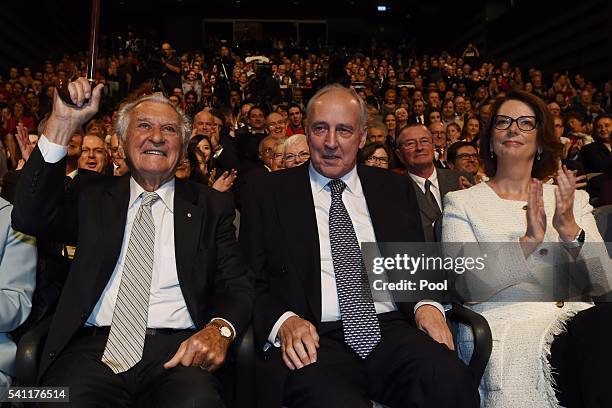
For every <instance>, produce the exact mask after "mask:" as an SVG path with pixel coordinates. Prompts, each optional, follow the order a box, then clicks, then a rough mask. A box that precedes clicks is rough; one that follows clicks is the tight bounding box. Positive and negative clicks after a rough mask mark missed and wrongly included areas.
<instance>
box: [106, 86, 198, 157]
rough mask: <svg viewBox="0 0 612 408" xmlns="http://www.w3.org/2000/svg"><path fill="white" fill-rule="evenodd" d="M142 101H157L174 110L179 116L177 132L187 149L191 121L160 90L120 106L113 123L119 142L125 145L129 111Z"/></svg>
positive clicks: (184, 148) (184, 147)
mask: <svg viewBox="0 0 612 408" xmlns="http://www.w3.org/2000/svg"><path fill="white" fill-rule="evenodd" d="M144 102H153V103H159V104H162V105H168V106H169V107H171V108H172V110H174V111H175V112H176V113H177V115H178V117H179V122H180V123H179V129H178V133H179V136H180V138H181V142H182V146H183V151H184V150H186V149H187V145H188V144H189V139H190V138H191V122H190V121H189V118H188V117H187V115H185V113H184V112H183V110H182V109H180V108H178V107H176V106H174V105H173V104H172V102H170V100H169V99H168V98H166V97H165V96H164V95H163V94H162V93H161V92H156V93H154V94H152V95H147V96H144V97H141V98H138V99H136V100H135V101H132V102H128V103H126V104H124V105H122V106H121V108H120V109H119V112H118V113H117V122H116V124H115V130H116V131H117V135H118V136H119V140H121V143H122V144H123V145H125V144H126V143H127V137H128V135H127V130H128V127H129V125H130V113H132V111H133V110H134V109H135V108H136V107H137V106H138V105H140V104H141V103H144Z"/></svg>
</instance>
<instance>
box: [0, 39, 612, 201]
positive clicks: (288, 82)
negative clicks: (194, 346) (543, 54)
mask: <svg viewBox="0 0 612 408" xmlns="http://www.w3.org/2000/svg"><path fill="white" fill-rule="evenodd" d="M140 48H142V47H140ZM140 48H139V40H137V39H135V38H134V37H133V35H132V36H128V37H127V41H126V42H125V44H124V46H123V47H122V49H120V50H118V51H117V52H116V53H112V54H111V53H105V54H104V56H102V57H100V58H99V59H98V66H97V70H96V78H95V81H96V82H98V83H104V84H105V87H104V98H103V107H102V109H101V111H100V113H99V114H98V115H97V117H96V118H94V119H93V120H92V121H91V122H90V123H89V124H88V125H87V127H86V128H85V129H83V130H82V132H81V133H82V134H81V135H80V137H79V135H77V136H76V137H75V143H76V144H77V145H78V144H80V145H81V147H80V149H79V148H78V146H75V151H74V155H75V160H76V161H77V162H78V163H77V164H76V167H82V168H87V169H89V170H95V171H107V172H115V174H125V172H127V171H128V168H127V166H126V165H125V162H124V161H122V152H121V148H120V147H119V146H118V142H116V143H114V144H113V137H112V136H113V134H115V130H114V127H113V126H114V125H113V118H114V117H115V115H116V112H117V110H118V109H119V107H120V105H121V103H123V102H124V101H126V100H133V99H134V98H135V97H138V96H140V95H142V94H144V93H150V92H154V91H163V92H164V93H165V94H166V95H167V96H168V97H169V98H170V100H171V101H172V102H173V103H175V104H176V105H178V106H180V107H181V108H182V109H183V110H184V111H185V113H186V114H187V115H188V116H189V117H190V118H191V119H192V120H193V129H194V131H193V135H194V137H195V136H196V135H198V136H197V138H196V139H194V141H193V145H194V148H193V149H191V150H190V154H189V155H188V156H187V159H186V162H185V166H191V167H190V168H193V171H192V172H195V173H198V175H197V176H195V177H196V178H199V179H201V180H203V181H204V182H206V183H208V184H210V185H213V184H214V183H215V181H217V179H219V178H220V177H223V180H222V181H223V183H219V184H223V186H221V187H220V188H223V189H227V188H231V185H232V184H233V180H234V179H235V178H236V176H238V178H239V179H240V178H246V177H247V175H248V173H249V172H251V171H252V170H253V169H256V168H259V169H264V170H268V171H269V170H278V169H281V168H284V167H285V166H287V167H292V166H294V165H298V164H301V163H303V162H305V161H307V160H308V158H309V156H308V146H307V144H306V141H305V138H304V137H302V136H297V137H293V138H292V137H291V136H293V135H302V134H304V133H305V132H304V129H303V120H304V115H305V105H306V103H307V101H308V99H309V98H310V96H312V95H313V93H314V92H316V90H317V89H319V88H321V87H322V86H324V85H325V84H327V83H330V82H340V83H343V84H345V85H350V86H352V87H353V88H355V90H356V91H357V92H358V94H359V95H360V96H361V97H362V98H363V99H364V100H365V101H366V102H367V105H368V114H369V120H368V146H367V147H366V148H365V149H364V150H363V151H362V152H361V154H360V162H361V163H364V164H367V165H376V166H379V167H387V168H392V169H398V170H396V171H399V172H401V171H406V167H407V164H406V161H409V160H411V158H410V157H407V156H406V155H405V154H403V153H402V151H401V150H398V149H397V141H396V138H397V136H398V134H399V131H400V129H402V128H403V127H404V126H406V125H408V124H411V123H420V124H423V125H425V126H427V127H428V128H429V130H430V132H431V134H432V137H433V140H432V141H433V143H432V146H431V148H432V149H433V151H434V163H435V166H436V167H439V168H450V169H456V170H460V171H464V172H466V173H468V174H469V175H470V177H469V182H470V183H472V184H473V183H477V182H479V181H481V180H485V179H486V176H485V175H484V169H483V165H482V163H481V160H480V159H479V155H478V152H479V146H478V135H479V132H480V130H481V128H482V127H483V124H484V123H485V122H486V121H487V119H488V117H489V116H490V111H491V106H492V104H493V102H494V101H495V100H496V98H500V97H504V96H505V94H506V93H507V92H509V91H511V90H523V91H526V92H529V93H532V94H534V95H536V96H538V97H540V98H541V99H543V100H544V101H545V102H546V103H547V105H548V108H549V110H550V112H551V113H552V115H553V116H554V126H555V129H554V131H555V135H556V136H557V137H558V138H559V140H560V141H561V142H562V143H563V153H562V161H563V164H565V165H567V167H568V168H570V169H573V170H576V171H577V173H578V174H579V175H584V179H586V180H585V181H588V182H589V185H588V187H587V188H588V189H589V193H590V194H591V198H592V203H593V204H598V199H599V195H600V190H601V185H602V183H603V182H604V181H605V179H607V178H609V174H610V130H611V128H612V124H611V119H610V116H609V112H610V111H611V109H612V106H611V104H612V80H610V79H608V80H607V81H605V82H592V81H590V80H589V78H585V77H584V76H583V75H582V74H581V73H578V72H577V73H567V72H555V73H546V74H544V73H543V72H542V71H541V70H539V69H538V67H532V66H530V65H529V64H528V62H527V61H514V62H513V63H512V64H511V63H510V62H508V61H503V60H502V61H497V60H494V59H492V58H487V57H486V56H483V55H480V53H479V52H478V49H477V48H476V47H475V46H474V45H472V44H470V45H469V46H468V47H467V48H466V50H465V52H464V53H463V54H461V55H451V54H449V53H447V52H441V53H439V54H437V55H419V56H416V55H412V54H409V53H406V52H405V51H402V52H396V51H395V50H391V49H376V50H371V52H369V53H362V52H350V51H347V50H341V51H335V52H328V51H317V52H313V51H308V50H300V49H297V48H295V47H292V48H291V49H289V48H283V45H282V43H281V45H280V46H279V47H277V48H275V49H273V51H272V52H268V53H261V52H258V51H257V50H256V49H253V50H245V49H242V48H240V47H239V45H237V44H229V43H223V42H222V43H220V44H217V46H216V47H214V48H212V50H213V51H210V52H207V53H205V52H200V51H189V52H183V51H177V50H175V49H174V48H173V46H172V45H171V44H169V43H163V44H160V45H159V47H158V48H155V49H153V50H149V51H148V53H147V54H146V55H145V54H144V53H143V52H142V50H141V49H140ZM85 69H86V67H85V58H84V56H83V55H81V54H78V55H64V56H63V57H62V59H61V60H59V61H44V62H43V63H42V64H41V65H40V66H21V67H19V66H15V67H12V68H10V70H9V71H8V73H5V74H3V75H2V76H1V77H0V109H1V112H2V116H1V123H0V136H1V141H2V146H1V150H0V177H2V180H3V183H2V185H3V187H4V189H8V190H10V188H11V187H10V184H11V182H10V179H11V174H10V173H11V172H14V171H15V170H17V169H19V168H20V166H21V165H23V161H22V159H23V153H22V151H21V149H20V146H19V142H18V139H19V138H18V137H17V134H18V133H19V132H22V133H24V132H25V133H27V134H28V139H29V143H31V144H32V145H34V144H35V143H36V140H37V137H38V136H39V135H40V133H41V131H42V126H40V125H41V123H44V118H45V115H47V114H48V113H49V111H50V109H51V103H52V98H53V92H54V87H55V86H56V85H57V83H58V81H59V80H62V79H69V78H73V77H75V76H77V75H83V74H84V73H85ZM91 136H97V137H98V139H95V138H93V137H91ZM115 139H116V138H115ZM24 140H25V139H24ZM90 145H92V146H93V147H92V146H90ZM198 146H199V147H198ZM94 147H95V148H94ZM79 150H80V155H79V156H78V157H77V155H78V154H79ZM96 152H97V153H96ZM223 152H225V154H223ZM402 156H406V157H402ZM187 161H189V163H187ZM20 162H21V164H20ZM197 163H201V165H200V166H198V165H197ZM76 167H75V169H76ZM402 169H403V170H402ZM190 173H191V172H190ZM606 174H607V175H606ZM243 176H244V177H243ZM550 176H553V175H550ZM189 177H191V176H189ZM7 178H8V179H9V181H7ZM550 180H552V178H551V179H550ZM7 185H8V187H7ZM3 195H4V196H5V197H6V194H3Z"/></svg>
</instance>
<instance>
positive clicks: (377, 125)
mask: <svg viewBox="0 0 612 408" xmlns="http://www.w3.org/2000/svg"><path fill="white" fill-rule="evenodd" d="M368 129H378V130H380V131H381V132H382V133H383V134H385V135H386V134H387V133H389V128H388V127H387V125H385V124H384V123H382V122H381V121H380V120H371V121H370V122H369V123H368Z"/></svg>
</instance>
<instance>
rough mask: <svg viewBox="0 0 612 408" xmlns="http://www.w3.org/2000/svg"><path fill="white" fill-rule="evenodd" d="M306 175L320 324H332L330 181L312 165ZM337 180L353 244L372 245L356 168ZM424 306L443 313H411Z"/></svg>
mask: <svg viewBox="0 0 612 408" xmlns="http://www.w3.org/2000/svg"><path fill="white" fill-rule="evenodd" d="M308 174H309V176H310V188H311V191H312V198H313V201H314V206H315V215H316V219H317V230H318V234H319V250H320V253H321V321H323V322H332V321H336V320H340V319H341V315H340V305H339V303H338V291H337V289H336V275H335V273H334V265H333V261H332V252H331V242H330V240H329V207H330V206H331V191H330V189H329V186H328V185H327V183H329V181H330V180H331V179H329V178H327V177H325V176H323V175H321V174H320V173H318V172H317V171H316V170H315V169H314V167H313V166H312V163H310V164H309V167H308ZM341 179H342V181H344V182H345V183H346V189H345V190H344V192H343V194H342V202H343V203H344V206H345V207H346V210H347V212H348V213H349V215H350V217H351V221H352V222H353V227H354V228H355V234H356V235H357V241H358V242H359V243H362V242H376V235H375V234H374V227H373V225H372V220H371V218H370V212H369V210H368V205H367V202H366V199H365V196H364V194H363V189H362V187H361V180H359V175H358V174H357V167H353V169H352V170H351V171H350V172H348V173H347V174H345V175H344V176H342V177H341ZM436 182H437V180H436ZM381 296H384V295H381ZM386 297H388V298H391V295H390V294H388V295H387V296H386ZM424 304H430V305H433V306H435V307H436V308H438V310H440V311H441V312H442V314H444V308H443V307H442V305H440V304H437V303H435V302H429V301H424V302H423V301H421V302H419V303H417V304H416V305H415V308H414V310H415V312H416V309H417V308H418V307H420V306H422V305H424ZM374 307H375V308H376V313H386V312H391V311H394V310H397V307H396V305H395V304H394V303H393V302H374ZM291 316H296V314H295V313H293V312H291V311H287V312H285V313H283V315H281V317H280V318H279V319H278V320H277V321H276V323H275V324H274V326H273V327H272V330H271V331H270V335H269V336H268V343H269V344H274V346H276V347H280V341H279V339H278V336H277V335H278V330H279V329H280V327H281V326H282V324H283V323H284V322H285V320H287V319H288V318H289V317H291ZM268 347H269V346H267V345H266V346H265V347H264V350H265V349H267V348H268Z"/></svg>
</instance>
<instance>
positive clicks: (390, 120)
mask: <svg viewBox="0 0 612 408" xmlns="http://www.w3.org/2000/svg"><path fill="white" fill-rule="evenodd" d="M384 122H385V125H387V129H388V133H387V135H388V137H389V139H390V141H391V143H395V137H396V136H397V133H398V131H399V129H398V128H397V119H396V118H395V115H394V114H393V113H387V114H386V115H385V116H384Z"/></svg>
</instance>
